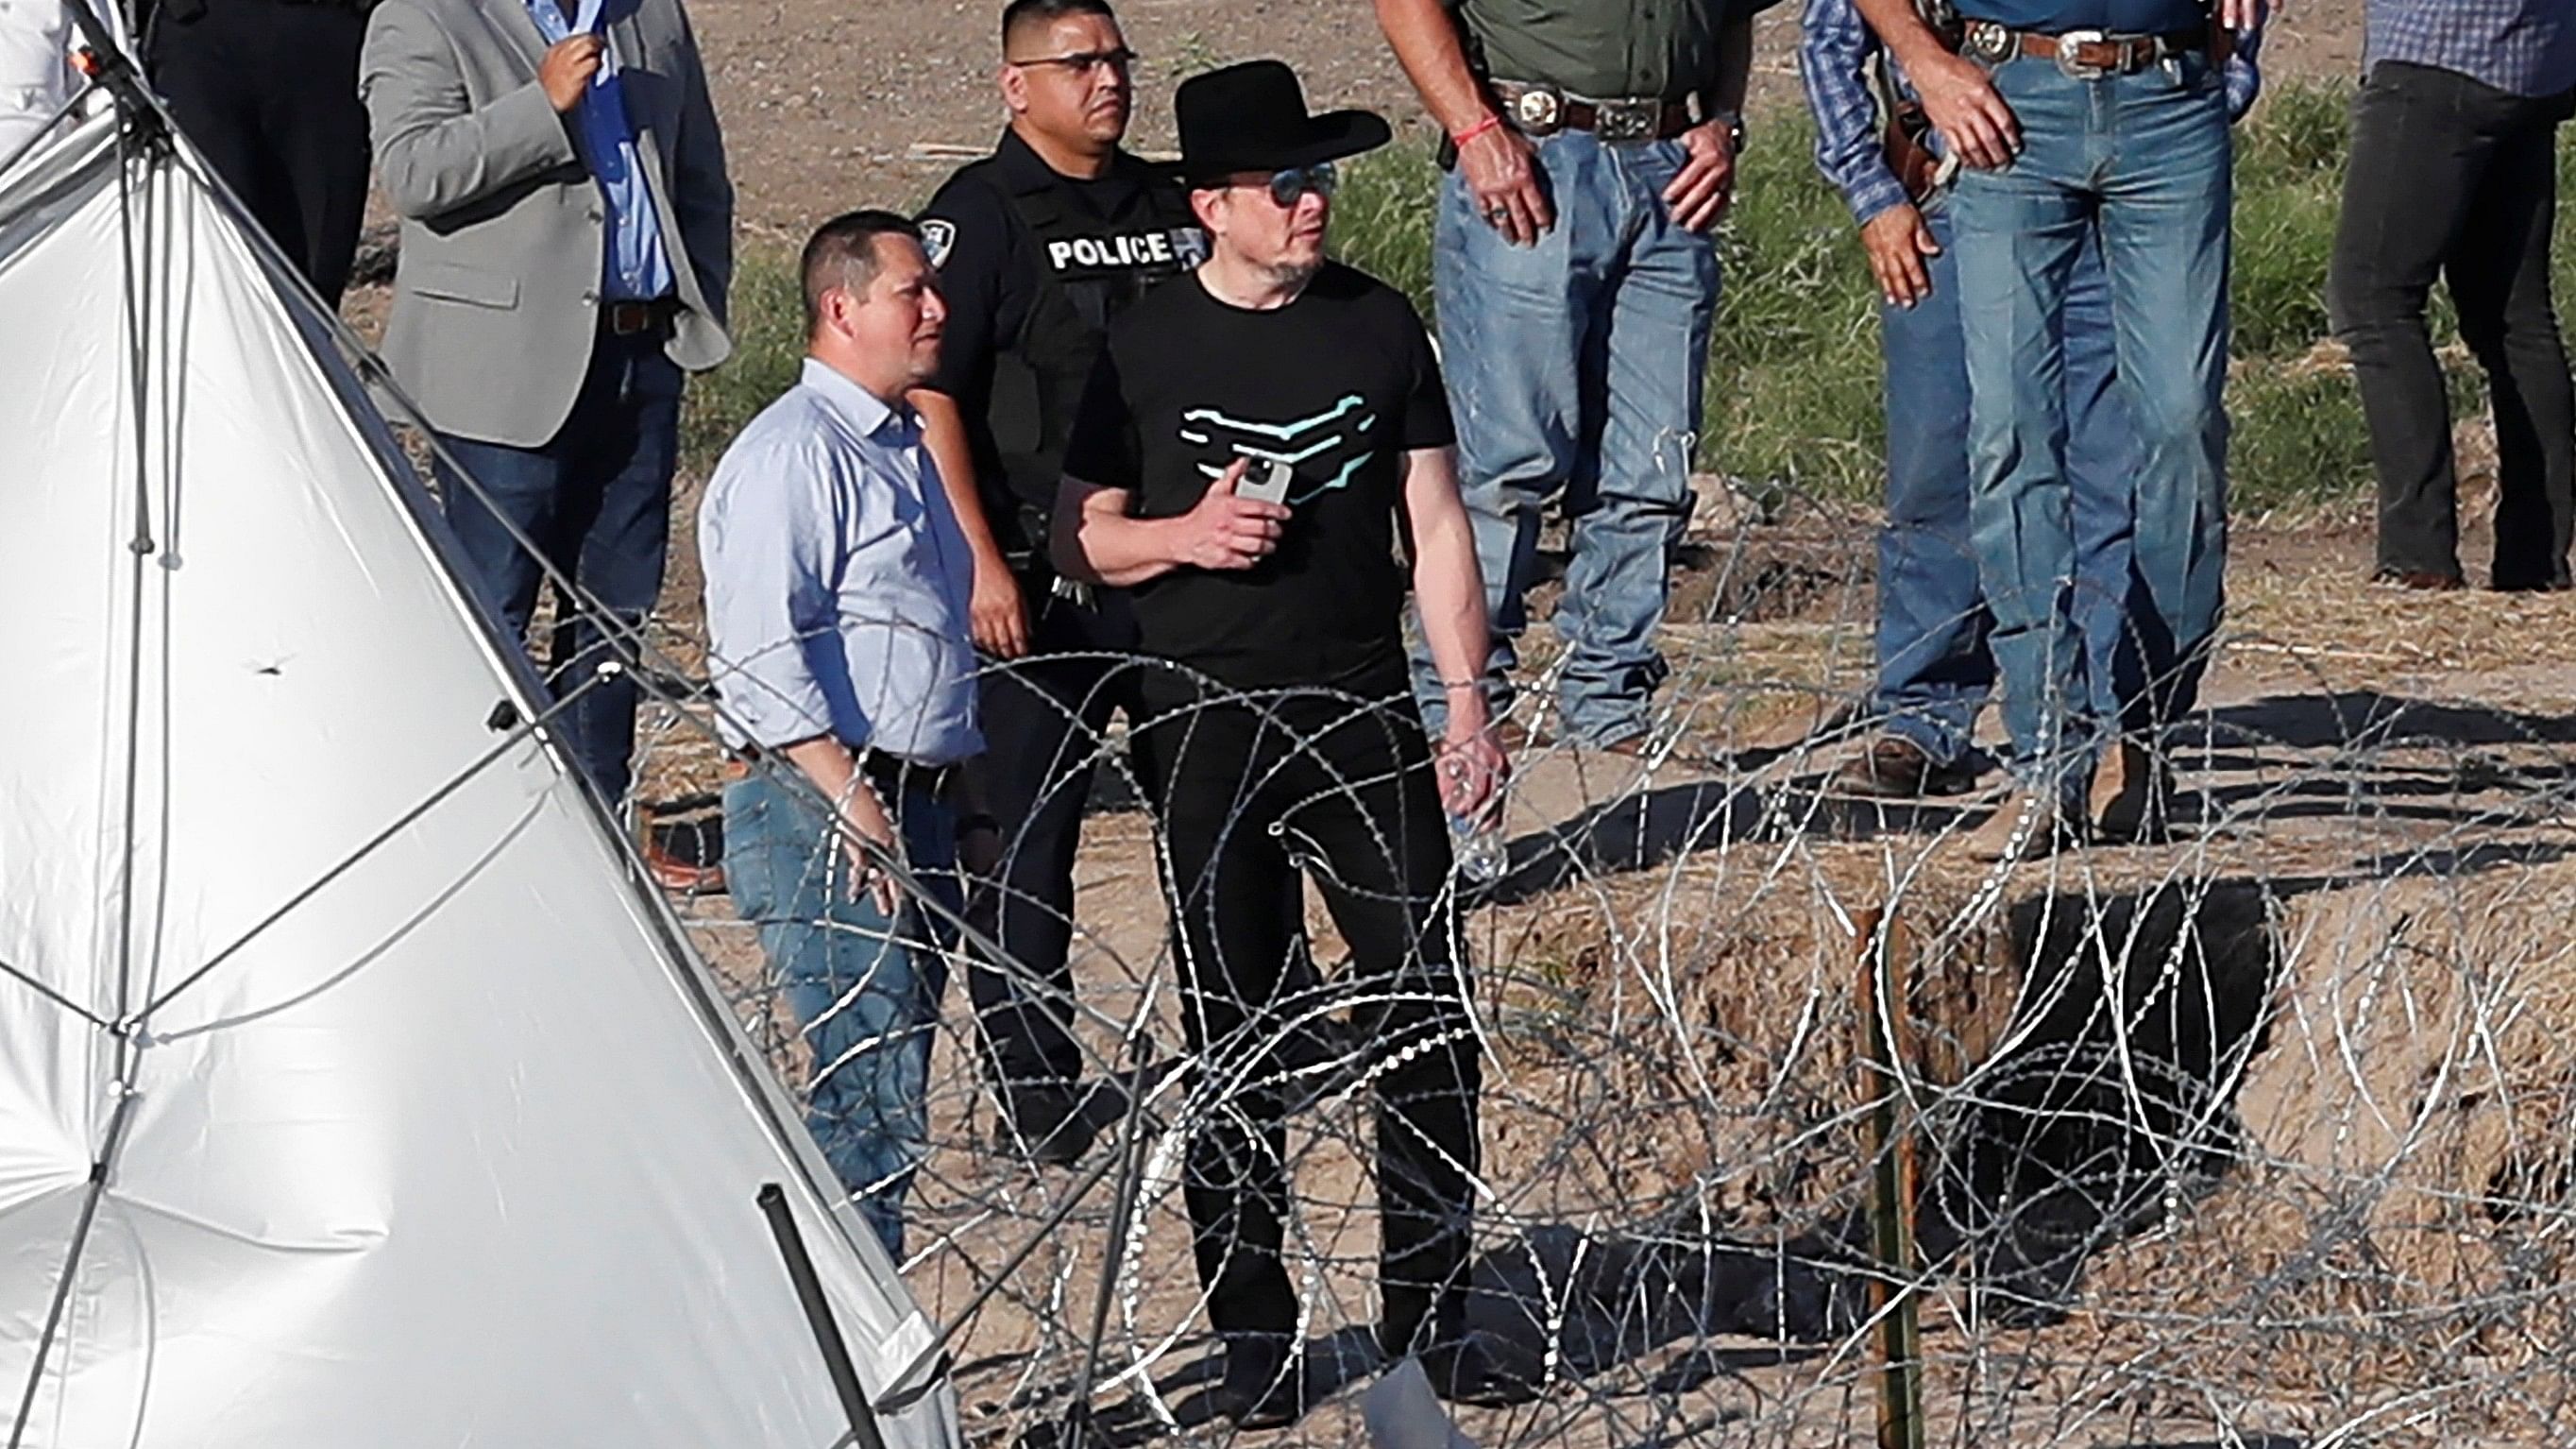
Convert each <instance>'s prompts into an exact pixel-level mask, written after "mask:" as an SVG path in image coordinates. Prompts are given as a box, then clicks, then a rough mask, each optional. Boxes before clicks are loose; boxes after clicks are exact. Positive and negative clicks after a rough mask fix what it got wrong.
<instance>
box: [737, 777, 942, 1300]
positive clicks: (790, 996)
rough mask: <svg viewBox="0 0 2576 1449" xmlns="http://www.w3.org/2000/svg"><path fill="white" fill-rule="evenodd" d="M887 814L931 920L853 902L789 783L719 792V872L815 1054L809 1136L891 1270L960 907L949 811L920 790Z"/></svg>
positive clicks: (837, 864) (899, 1245)
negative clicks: (929, 898)
mask: <svg viewBox="0 0 2576 1449" xmlns="http://www.w3.org/2000/svg"><path fill="white" fill-rule="evenodd" d="M771 768H773V769H778V768H783V767H775V766H773V767H771ZM881 797H882V792H881ZM886 807H887V809H888V810H890V811H892V812H894V814H895V817H896V826H897V828H898V829H899V830H900V831H901V832H902V834H903V847H904V857H905V859H906V861H907V862H908V864H909V865H910V866H911V869H912V872H913V875H914V878H915V879H916V881H917V882H918V883H919V884H920V885H921V887H922V888H923V889H924V890H925V891H927V892H930V893H931V894H932V895H933V897H934V903H935V905H936V906H937V907H938V908H939V909H933V910H925V909H923V908H922V907H921V906H920V905H919V904H918V903H916V902H913V901H906V902H905V903H904V904H903V905H902V907H901V908H899V909H898V910H897V912H896V913H895V914H894V915H893V916H891V917H889V916H887V915H886V914H885V913H884V912H882V911H880V910H878V909H877V907H876V903H875V900H874V899H873V897H868V896H861V897H855V898H854V896H853V894H852V891H851V889H850V887H851V875H850V860H849V853H848V851H847V850H846V849H845V848H844V846H843V844H842V840H841V837H840V836H839V835H838V834H837V833H836V831H835V830H834V828H833V822H832V818H831V813H830V811H829V810H827V809H826V808H825V807H824V805H823V804H822V802H821V801H820V799H818V798H817V797H816V795H815V792H814V790H813V789H812V788H811V787H810V785H808V784H807V783H806V782H805V781H804V780H803V778H802V777H801V776H795V775H793V773H792V772H789V773H788V774H785V775H777V776H772V775H768V774H765V773H758V772H755V773H754V774H753V775H751V776H750V777H749V778H747V779H741V780H736V781H734V782H733V783H731V784H729V785H727V786H725V791H724V825H725V829H724V840H725V849H724V866H725V884H726V888H727V889H728V890H729V891H730V892H731V893H732V896H733V905H734V910H735V912H736V913H737V914H738V915H740V916H741V918H742V919H743V920H746V921H749V922H751V923H752V924H753V925H755V926H757V927H758V928H759V930H760V948H761V951H762V952H763V953H764V954H765V955H766V956H767V957H768V959H769V971H770V977H771V979H772V980H773V981H775V982H776V983H777V985H778V988H779V990H780V991H781V992H783V993H784V994H785V995H786V998H787V1005H788V1009H789V1010H791V1011H793V1012H794V1013H795V1014H796V1020H797V1023H798V1025H799V1026H801V1027H802V1028H803V1030H804V1036H805V1043H806V1045H807V1047H809V1048H810V1049H811V1050H812V1052H813V1065H812V1067H811V1069H810V1074H809V1076H808V1079H807V1080H808V1087H807V1092H806V1117H805V1121H806V1125H807V1126H809V1127H811V1128H812V1129H813V1132H814V1140H815V1141H816V1142H818V1143H820V1144H821V1145H822V1148H823V1157H824V1160H825V1161H827V1162H829V1163H831V1164H832V1170H833V1171H834V1172H836V1173H839V1174H840V1177H841V1182H842V1184H843V1185H844V1186H846V1187H848V1188H849V1190H850V1194H851V1196H852V1198H853V1199H854V1200H855V1201H856V1202H857V1204H858V1207H859V1210H860V1211H861V1212H862V1213H864V1214H865V1215H866V1216H867V1219H868V1223H869V1225H870V1226H871V1227H874V1228H875V1229H876V1232H877V1237H878V1239H879V1240H881V1241H882V1242H884V1244H885V1246H886V1251H887V1252H888V1253H890V1254H892V1255H893V1256H894V1257H895V1258H896V1259H897V1260H900V1259H901V1258H902V1256H903V1197H904V1192H905V1190H906V1189H907V1188H909V1187H910V1186H911V1184H912V1176H913V1173H914V1172H915V1171H917V1170H918V1169H919V1168H920V1166H921V1161H922V1158H923V1157H924V1156H926V1155H927V1154H928V1152H929V1147H930V1114H929V1104H928V1099H929V1090H930V1047H931V1038H932V1036H933V1034H934V1031H935V1029H936V1027H937V1025H938V1020H939V996H940V993H941V992H942V991H943V990H945V989H946V986H947V978H948V967H947V960H946V956H945V953H946V952H947V950H948V949H949V947H950V946H951V945H952V944H953V942H954V929H953V923H954V921H955V920H956V913H957V912H958V910H959V909H960V907H961V904H962V903H961V901H960V900H959V898H958V884H957V826H956V819H955V816H954V815H953V814H952V813H951V812H950V810H949V808H948V807H947V806H946V805H944V804H942V803H940V802H939V801H937V800H934V799H932V798H931V797H930V796H929V795H927V794H924V793H922V792H920V791H907V792H905V793H904V794H903V795H902V796H901V797H900V798H899V799H887V800H886Z"/></svg>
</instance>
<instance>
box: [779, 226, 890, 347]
mask: <svg viewBox="0 0 2576 1449" xmlns="http://www.w3.org/2000/svg"><path fill="white" fill-rule="evenodd" d="M886 236H908V237H910V238H912V239H913V240H914V241H916V242H917V241H919V240H921V227H920V226H919V224H917V223H916V222H914V221H913V219H912V218H911V217H908V216H905V215H904V214H902V213H901V212H895V211H886V210H884V209H882V208H879V207H867V208H864V209H862V210H858V211H845V212H843V213H841V214H840V215H839V216H836V217H833V218H832V219H831V220H830V221H827V222H825V223H823V224H822V225H821V226H818V227H816V228H814V234H813V235H812V236H810V237H808V238H806V240H805V256H804V259H803V260H802V261H801V262H800V263H799V264H798V266H797V272H798V274H799V275H801V276H802V277H803V278H804V279H805V332H806V335H808V336H811V335H812V334H813V331H814V328H815V325H816V324H818V323H820V322H821V321H822V320H823V294H824V293H825V292H828V291H830V290H832V289H833V288H834V287H839V288H841V289H842V290H843V291H849V292H859V293H865V292H866V291H867V289H868V287H869V286H870V285H871V284H872V283H874V282H875V281H876V279H877V265H878V258H877V238H879V237H886Z"/></svg>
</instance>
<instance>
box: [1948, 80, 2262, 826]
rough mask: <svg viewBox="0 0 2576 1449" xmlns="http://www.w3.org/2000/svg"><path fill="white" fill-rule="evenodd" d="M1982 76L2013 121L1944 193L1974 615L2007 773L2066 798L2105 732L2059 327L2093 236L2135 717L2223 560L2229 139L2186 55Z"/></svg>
mask: <svg viewBox="0 0 2576 1449" xmlns="http://www.w3.org/2000/svg"><path fill="white" fill-rule="evenodd" d="M1995 85H1996V88H1997V89H1998V90H1999V91H2000V92H2001V93H2002V95H2003V98H2004V99H2005V101H2007V102H2008V103H2009V104H2010V105H2011V106H2012V108H2013V110H2014V111H2015V112H2016V113H2017V114H2018V115H2019V116H2020V118H2021V129H2022V136H2023V146H2022V150H2021V153H2020V155H2019V156H2017V157H2016V158H2015V159H2014V161H2013V163H2012V165H2011V166H2009V167H2007V168H2005V169H2004V170H2002V171H1964V172H1962V173H1961V174H1960V177H1959V181H1958V187H1957V193H1956V196H1955V198H1954V200H1953V203H1952V224H1953V227H1954V230H1955V233H1956V237H1957V245H1958V253H1959V256H1958V267H1959V303H1960V306H1961V308H1962V309H1963V313H1964V322H1965V325H1964V332H1965V335H1966V340H1967V349H1968V389H1969V398H1970V408H1969V458H1970V469H1971V476H1972V481H1973V487H1974V493H1973V502H1972V504H1971V508H1970V517H1971V519H1972V521H1973V528H1974V538H1975V543H1976V550H1977V564H1978V570H1979V573H1980V575H1981V576H1982V578H1983V579H1984V581H1985V587H1986V599H1987V603H1988V606H1989V607H1990V608H1991V609H1992V610H1993V611H1994V618H1995V628H1994V636H1993V648H1994V653H1995V663H1996V667H1997V669H1998V670H1999V671H2000V673H2001V674H2002V677H2003V685H2004V722H2005V724H2006V726H2007V728H2008V729H2009V730H2010V732H2011V735H2012V741H2013V748H2014V752H2015V755H2016V767H2017V769H2019V771H2020V772H2021V773H2022V774H2023V776H2024V779H2025V780H2026V782H2028V783H2030V784H2032V785H2033V786H2034V787H2041V788H2050V787H2053V788H2055V789H2057V790H2058V791H2060V792H2061V793H2062V794H2063V795H2065V796H2067V797H2069V798H2071V797H2072V796H2073V795H2075V794H2076V793H2079V792H2080V791H2081V789H2082V786H2083V782H2084V780H2085V779H2086V778H2087V777H2088V776H2089V775H2090V773H2091V769H2092V764H2093V761H2094V759H2095V758H2096V757H2097V755H2098V753H2099V751H2100V748H2101V745H2102V742H2103V738H2104V736H2105V735H2106V733H2107V732H2108V731H2110V730H2112V729H2114V728H2118V727H2120V726H2121V724H2122V723H2123V722H2122V721H2117V720H2113V719H2109V718H2106V717H2104V715H2103V713H2102V712H2101V710H2100V708H2099V706H2098V705H2097V704H2096V703H2095V702H2094V701H2093V699H2092V698H2091V697H2090V695H2089V694H2088V693H2087V692H2086V690H2085V689H2084V688H2083V681H2082V678H2081V672H2082V669H2083V661H2084V657H2085V650H2084V641H2083V637H2082V634H2081V631H2080V627H2079V624H2078V621H2077V610H2076V609H2075V607H2074V600H2073V594H2074V583H2075V578H2076V567H2075V554H2076V542H2075V531H2074V526H2073V518H2072V506H2071V494H2072V489H2071V487H2070V469H2069V463H2068V450H2067V417H2066V406H2065V396H2066V393H2065V382H2064V378H2065V367H2066V358H2065V348H2064V346H2063V345H2062V342H2061V328H2060V319H2061V317H2062V316H2063V313H2064V310H2065V304H2066V296H2067V292H2068V288H2069V285H2070V281H2071V278H2072V276H2073V274H2074V271H2075V262H2076V257H2077V255H2078V254H2079V253H2080V252H2081V251H2082V249H2083V245H2084V238H2085V236H2086V235H2087V233H2088V232H2091V231H2093V230H2095V229H2097V228H2098V229H2099V233H2100V237H2101V246H2102V258H2103V267H2104V270H2105V272H2106V274H2107V275H2108V277H2109V281H2110V292H2111V313H2112V332H2113V340H2114V343H2115V351H2116V354H2117V357H2118V367H2119V374H2120V385H2121V392H2122V396H2123V400H2124V401H2125V402H2126V404H2127V406H2128V409H2129V416H2130V421H2131V425H2132V427H2133V429H2134V431H2135V433H2136V438H2137V447H2138V461H2137V467H2136V484H2135V495H2134V508H2135V517H2136V534H2135V537H2134V538H2133V540H2132V542H2131V552H2130V557H2131V567H2132V568H2133V569H2134V571H2135V574H2136V581H2137V585H2138V587H2139V589H2140V590H2141V591H2142V593H2143V594H2144V596H2145V599H2146V602H2147V607H2145V608H2143V609H2141V610H2139V611H2138V627H2139V628H2140V630H2141V632H2142V633H2146V632H2149V631H2150V630H2158V631H2162V632H2163V635H2164V637H2161V638H2154V639H2150V640H2148V641H2147V642H2148V645H2149V646H2150V648H2151V649H2152V651H2153V654H2154V655H2158V656H2161V657H2163V658H2165V659H2168V660H2170V661H2172V662H2171V663H2170V664H2168V665H2166V666H2165V667H2163V668H2160V669H2156V670H2154V671H2152V673H2151V676H2150V677H2149V678H2148V679H2147V680H2146V681H2145V689H2144V704H2143V707H2142V710H2141V719H2142V720H2143V721H2144V722H2145V724H2146V725H2148V726H2150V727H2152V726H2153V725H2155V724H2159V723H2162V722H2164V721H2166V720H2170V719H2171V718H2173V717H2174V716H2176V715H2178V714H2180V713H2181V712H2183V711H2185V710H2187V709H2189V708H2190V706H2191V703H2192V700H2193V698H2194V696H2195V694H2196V691H2197V688H2198V683H2199V675H2200V670H2201V668H2202V665H2203V663H2204V656H2205V655H2206V653H2207V650H2208V645H2209V642H2210V640H2211V638H2212V637H2213V636H2214V635H2215V634H2216V633H2217V629H2218V620H2219V612H2220V608H2221V605H2222V602H2223V585H2224V577H2223V576H2224V573H2225V568H2226V556H2227V517H2226V515H2227V472H2226V465H2227V414H2226V410H2225V406H2224V404H2223V401H2222V396H2221V394H2222V391H2223V389H2224V387H2225V384H2226V380H2227V343H2228V329H2227V277H2228V255H2229V253H2228V216H2229V210H2230V203H2231V194H2230V185H2231V177H2230V170H2229V166H2230V158H2231V143H2230V140H2229V137H2228V131H2227V105H2226V97H2225V93H2224V87H2223V86H2222V84H2221V81H2220V78H2219V74H2218V72H2217V70H2216V69H2215V68H2214V67H2212V66H2211V65H2210V64H2209V63H2208V61H2207V60H2206V59H2205V58H2203V57H2200V56H2196V55H2195V56H2188V57H2185V58H2183V59H2181V60H2178V61H2176V62H2174V63H2172V65H2171V66H2170V67H2169V68H2168V67H2166V66H2156V67H2151V68H2149V69H2147V70H2144V71H2141V72H2139V73H2138V74H2136V75H2130V76H2113V77H2106V78H2103V79H2099V80H2090V81H2086V80H2076V79H2073V78H2070V77H2068V76H2066V75H2064V74H2061V73H2060V72H2059V71H2058V69H2057V68H2056V66H2055V65H2054V64H2052V63H2050V62H2048V61H2044V60H2031V59H2022V60H2012V61H2007V62H2005V63H2004V64H2003V65H2001V66H1999V67H1997V68H1996V70H1995Z"/></svg>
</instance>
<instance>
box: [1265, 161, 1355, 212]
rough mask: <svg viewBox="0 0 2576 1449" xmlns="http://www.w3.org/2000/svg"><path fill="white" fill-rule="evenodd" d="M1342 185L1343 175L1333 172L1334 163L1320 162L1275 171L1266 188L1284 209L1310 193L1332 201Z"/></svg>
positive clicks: (1272, 198) (1271, 174)
mask: <svg viewBox="0 0 2576 1449" xmlns="http://www.w3.org/2000/svg"><path fill="white" fill-rule="evenodd" d="M1341 184H1342V178H1341V175H1340V174H1339V173H1338V172H1336V171H1334V170H1333V163H1332V162H1330V161H1318V162H1316V163H1315V164H1314V165H1312V166H1291V167H1289V168H1288V169H1287V170H1285V171H1273V172H1271V173H1270V180H1269V181H1268V182H1267V183H1265V186H1266V189H1267V190H1268V191H1269V192H1270V199H1271V200H1273V201H1275V202H1278V203H1279V204H1280V205H1281V206H1282V207H1290V206H1295V205H1296V204H1297V203H1298V201H1299V200H1300V199H1302V198H1303V197H1304V196H1305V195H1306V193H1307V192H1309V191H1311V192H1313V193H1315V194H1316V195H1317V196H1320V197H1322V198H1324V199H1325V200H1326V201H1330V200H1332V199H1333V192H1334V191H1335V190H1337V189H1339V188H1340V186H1341Z"/></svg>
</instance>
